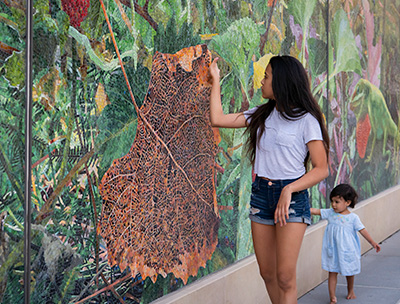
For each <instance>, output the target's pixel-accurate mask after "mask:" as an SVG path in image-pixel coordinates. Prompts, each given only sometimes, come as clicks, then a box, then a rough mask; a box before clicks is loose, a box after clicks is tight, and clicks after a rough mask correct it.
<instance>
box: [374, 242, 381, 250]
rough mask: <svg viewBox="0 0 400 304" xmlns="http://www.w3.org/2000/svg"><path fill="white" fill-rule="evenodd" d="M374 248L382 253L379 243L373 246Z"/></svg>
mask: <svg viewBox="0 0 400 304" xmlns="http://www.w3.org/2000/svg"><path fill="white" fill-rule="evenodd" d="M372 246H373V247H374V249H375V250H376V252H379V251H381V246H379V245H378V244H377V243H375V244H372Z"/></svg>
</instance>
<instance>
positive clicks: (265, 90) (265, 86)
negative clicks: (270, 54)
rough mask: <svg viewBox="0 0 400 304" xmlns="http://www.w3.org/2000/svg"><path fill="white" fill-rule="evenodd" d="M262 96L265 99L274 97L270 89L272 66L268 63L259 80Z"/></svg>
mask: <svg viewBox="0 0 400 304" xmlns="http://www.w3.org/2000/svg"><path fill="white" fill-rule="evenodd" d="M261 92H262V97H263V98H265V99H275V97H274V92H273V91H272V67H271V65H270V64H268V65H267V68H266V69H265V73H264V78H263V80H261Z"/></svg>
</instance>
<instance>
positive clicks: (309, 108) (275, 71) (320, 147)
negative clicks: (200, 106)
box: [210, 56, 329, 304]
mask: <svg viewBox="0 0 400 304" xmlns="http://www.w3.org/2000/svg"><path fill="white" fill-rule="evenodd" d="M217 59H218V58H216V59H214V61H213V62H212V64H211V66H210V76H211V78H212V89H211V100H210V118H211V124H212V125H213V126H216V127H225V128H243V127H246V128H247V129H246V131H247V132H248V134H249V139H248V141H247V143H248V151H249V155H250V158H251V162H252V164H253V169H254V172H255V173H256V174H257V177H256V179H255V181H254V183H253V185H252V194H251V201H250V216H249V217H250V219H251V229H252V237H253V245H254V251H255V254H256V258H257V262H258V265H259V270H260V274H261V276H262V278H263V280H264V282H265V286H266V288H267V291H268V294H269V297H270V299H271V301H272V303H274V304H279V303H281V304H283V303H285V304H286V303H288V304H292V303H297V286H296V265H297V258H298V255H299V251H300V246H301V243H302V240H303V236H304V232H305V230H306V227H307V225H309V224H310V223H311V214H310V206H309V201H308V192H307V188H309V187H311V186H313V185H315V184H317V183H319V182H320V181H321V180H323V179H324V178H326V177H327V176H328V163H327V155H328V149H329V138H328V134H327V131H326V128H325V125H324V119H323V115H322V112H321V110H320V108H319V106H318V104H317V102H316V101H315V99H314V98H313V96H312V93H311V90H310V84H309V81H308V76H307V73H306V71H305V69H304V67H303V66H302V64H301V63H300V62H299V61H298V60H297V59H295V58H294V57H291V56H275V57H273V58H271V60H270V62H269V64H268V66H267V68H266V69H265V75H264V79H263V80H262V81H261V85H262V87H261V91H262V96H263V98H266V99H268V102H267V103H265V104H263V105H260V106H258V107H255V108H253V109H250V110H248V111H245V112H243V113H234V114H224V113H223V110H222V106H221V93H220V75H219V72H220V71H219V69H218V66H217ZM309 159H311V164H312V169H311V170H310V171H308V172H306V167H305V164H306V163H307V161H308V160H309Z"/></svg>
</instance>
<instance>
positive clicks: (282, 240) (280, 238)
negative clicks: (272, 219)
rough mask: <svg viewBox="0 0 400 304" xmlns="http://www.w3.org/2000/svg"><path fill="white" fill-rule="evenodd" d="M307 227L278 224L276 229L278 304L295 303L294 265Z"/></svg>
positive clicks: (297, 224)
mask: <svg viewBox="0 0 400 304" xmlns="http://www.w3.org/2000/svg"><path fill="white" fill-rule="evenodd" d="M306 228H307V225H306V224H304V223H287V224H286V225H284V226H282V227H281V226H280V225H279V224H278V225H276V226H275V229H276V272H277V279H278V287H279V300H280V302H279V303H280V304H295V303H297V284H296V265H297V259H298V257H299V252H300V247H301V243H302V241H303V237H304V233H305V232H306Z"/></svg>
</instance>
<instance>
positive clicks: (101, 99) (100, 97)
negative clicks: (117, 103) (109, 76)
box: [94, 83, 110, 114]
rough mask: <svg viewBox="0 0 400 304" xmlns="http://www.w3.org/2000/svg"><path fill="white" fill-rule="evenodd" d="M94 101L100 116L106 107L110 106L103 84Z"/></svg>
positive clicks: (100, 84) (100, 85)
mask: <svg viewBox="0 0 400 304" xmlns="http://www.w3.org/2000/svg"><path fill="white" fill-rule="evenodd" d="M94 99H95V101H96V104H97V110H98V113H99V114H100V113H101V112H102V111H103V109H104V107H105V106H106V105H108V104H110V100H109V99H108V96H107V93H106V90H105V89H104V85H103V84H102V83H99V86H98V87H97V92H96V96H95V97H94Z"/></svg>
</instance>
